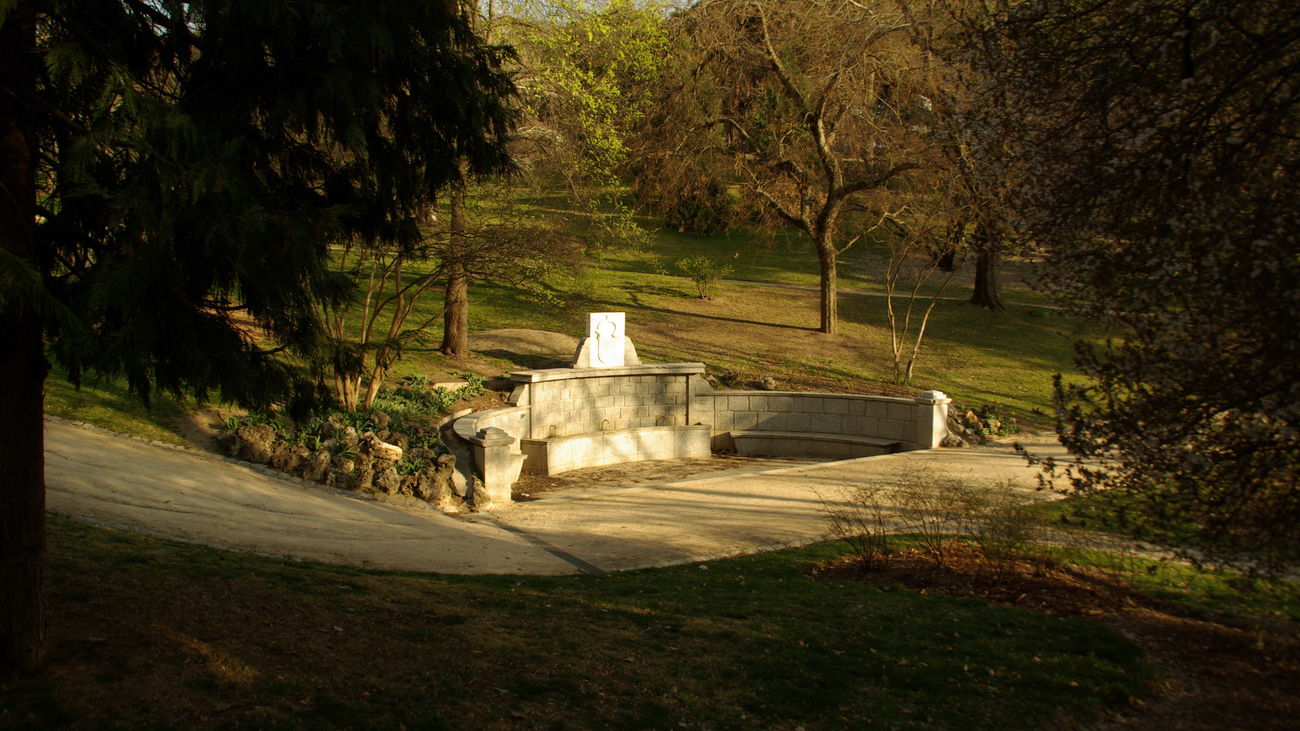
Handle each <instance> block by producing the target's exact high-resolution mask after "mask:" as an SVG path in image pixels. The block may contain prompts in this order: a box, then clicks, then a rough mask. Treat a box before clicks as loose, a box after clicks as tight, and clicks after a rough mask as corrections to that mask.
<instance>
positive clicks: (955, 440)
mask: <svg viewBox="0 0 1300 731" xmlns="http://www.w3.org/2000/svg"><path fill="white" fill-rule="evenodd" d="M939 446H940V447H949V448H956V449H959V448H961V447H967V446H970V445H968V444H967V443H966V440H965V439H962V438H961V437H959V436H957V435H956V434H952V433H949V434H948V435H947V436H945V437H944V438H943V441H941V442H939Z"/></svg>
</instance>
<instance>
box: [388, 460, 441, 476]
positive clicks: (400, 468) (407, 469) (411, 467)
mask: <svg viewBox="0 0 1300 731" xmlns="http://www.w3.org/2000/svg"><path fill="white" fill-rule="evenodd" d="M431 464H433V463H432V462H430V461H429V460H427V459H425V458H424V457H413V458H407V459H403V460H400V461H398V462H397V464H395V465H393V467H394V468H395V469H396V470H397V474H399V475H414V474H415V473H417V472H419V471H420V470H422V469H424V468H425V467H428V466H429V465H431Z"/></svg>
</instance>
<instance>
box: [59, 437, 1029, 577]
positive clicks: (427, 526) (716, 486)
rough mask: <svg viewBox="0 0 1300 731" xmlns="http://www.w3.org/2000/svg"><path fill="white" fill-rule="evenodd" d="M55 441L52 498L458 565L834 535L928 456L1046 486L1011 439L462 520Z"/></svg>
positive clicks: (566, 493) (559, 569)
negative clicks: (832, 527) (831, 520)
mask: <svg viewBox="0 0 1300 731" xmlns="http://www.w3.org/2000/svg"><path fill="white" fill-rule="evenodd" d="M46 444H47V447H46V460H47V462H46V482H47V486H48V502H49V506H50V509H51V510H52V511H55V512H58V513H62V514H65V515H69V516H72V517H75V518H80V519H83V520H88V521H92V522H96V523H101V524H106V525H112V526H117V527H121V528H125V529H128V530H133V531H137V532H144V533H150V534H155V535H161V536H166V537H171V538H177V539H180V540H185V541H191V542H196V543H203V544H207V545H212V546H217V547H221V548H230V549H235V550H242V551H251V552H255V553H262V554H270V555H283V556H292V557H296V558H301V559H307V560H314V561H323V562H328V563H342V564H350V565H360V566H369V567H374V568H382V569H393V570H406V571H431V572H440V573H458V574H476V573H500V574H510V573H529V574H564V573H576V572H591V571H614V570H622V569H629V568H637V567H643V566H661V565H668V564H675V563H687V562H691V561H697V560H701V559H705V558H713V557H721V556H730V555H736V554H742V553H750V552H755V551H760V550H766V549H771V548H776V547H780V546H790V545H800V544H804V543H809V542H813V541H818V540H823V539H824V538H826V537H827V524H826V518H825V515H824V513H823V507H822V500H823V499H824V498H826V499H835V498H836V497H838V495H839V494H840V493H841V492H842V491H843V490H844V489H845V488H848V487H851V486H853V485H857V484H862V483H863V482H870V481H875V482H885V483H887V482H891V481H894V480H897V479H898V478H899V477H900V476H901V475H904V474H906V473H909V472H913V471H915V470H917V469H921V468H923V467H925V466H929V467H930V468H933V469H940V470H942V471H947V472H950V473H953V474H955V475H958V476H962V477H965V478H967V479H969V480H972V481H978V482H984V481H987V482H992V481H1000V480H1006V479H1012V480H1014V481H1015V482H1016V483H1017V484H1018V485H1020V486H1021V487H1023V488H1024V489H1026V490H1031V489H1032V488H1033V486H1034V472H1033V471H1032V470H1030V469H1029V468H1027V467H1025V464H1024V461H1023V460H1022V459H1021V458H1020V457H1019V456H1017V455H1016V454H1015V453H1014V452H1013V451H1012V450H1011V449H1010V448H1008V447H990V448H979V449H963V450H933V451H924V452H910V453H904V454H896V455H886V456H883V457H871V458H867V459H858V460H849V461H844V462H829V463H821V464H808V463H804V464H800V465H798V466H783V467H779V468H778V469H764V470H762V471H757V472H756V471H754V465H749V466H742V467H741V468H736V469H731V470H729V471H726V472H719V473H716V474H715V475H714V476H706V477H696V478H692V479H678V480H676V481H672V482H658V483H644V484H640V485H634V486H609V485H612V484H613V483H606V486H604V487H601V488H591V489H581V490H574V489H569V490H562V491H558V492H556V493H555V494H553V495H551V496H547V495H546V494H545V493H543V494H542V496H541V499H537V500H532V501H529V502H521V503H516V504H515V505H513V506H510V507H508V508H506V509H504V510H501V511H498V512H494V513H484V514H477V515H471V516H468V517H463V518H455V517H447V516H444V515H441V514H440V513H437V512H435V511H434V510H432V509H430V508H428V506H427V505H425V504H423V503H420V502H418V501H414V500H409V501H396V500H390V501H388V502H378V501H375V500H370V499H365V498H362V497H361V496H359V495H356V494H354V493H346V492H341V491H337V490H331V489H328V488H325V487H322V486H319V485H312V484H308V483H304V482H302V481H299V480H294V479H286V478H284V477H282V476H278V475H277V474H275V473H273V472H271V471H270V470H267V469H265V468H259V467H256V466H254V465H247V464H243V463H238V462H234V461H233V460H227V459H224V458H221V457H216V456H213V455H210V454H204V453H200V452H196V451H192V450H184V449H177V448H172V447H165V446H158V445H154V444H149V443H145V442H141V441H138V440H134V439H130V438H126V437H122V436H118V435H113V434H110V433H107V432H104V431H102V430H97V429H93V428H87V427H84V426H78V425H74V424H70V423H66V422H61V421H56V420H49V421H47V426H46ZM761 466H766V465H761Z"/></svg>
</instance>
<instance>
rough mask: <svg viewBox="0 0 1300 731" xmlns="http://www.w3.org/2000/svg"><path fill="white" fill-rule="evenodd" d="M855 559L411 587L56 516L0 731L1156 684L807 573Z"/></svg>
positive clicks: (753, 716)
mask: <svg viewBox="0 0 1300 731" xmlns="http://www.w3.org/2000/svg"><path fill="white" fill-rule="evenodd" d="M840 554H841V549H840V548H839V547H838V546H837V545H836V544H826V545H819V546H812V547H809V548H805V549H798V550H791V551H782V552H778V553H771V554H765V555H759V556H752V557H745V558H737V559H732V560H727V561H719V562H711V563H709V564H707V565H688V566H682V567H678V568H669V569H655V570H648V571H637V572H629V573H617V574H604V575H587V576H578V577H557V578H538V577H526V578H519V577H449V576H436V575H401V574H392V573H379V572H371V571H363V570H357V569H348V568H340V567H331V566H320V565H312V564H307V563H295V562H286V561H281V560H275V559H270V558H262V557H256V556H250V555H243V554H235V553H228V552H222V551H217V550H212V549H207V548H202V547H197V546H192V545H186V544H177V543H171V542H167V541H163V540H158V539H154V538H147V537H141V536H135V535H130V534H124V533H120V532H116V531H112V530H107V529H101V528H96V527H89V526H86V525H82V524H78V523H74V522H71V521H67V520H62V519H57V518H56V519H54V520H53V521H52V522H51V529H50V570H49V600H48V609H49V617H50V632H51V635H50V655H51V657H50V660H51V662H50V667H51V670H50V671H49V672H48V673H47V674H46V675H45V676H43V677H40V678H37V679H36V680H34V681H30V682H26V683H23V684H21V685H16V686H12V687H9V688H7V689H6V692H5V693H4V695H3V698H4V701H3V706H2V707H0V725H6V726H8V725H17V726H21V725H29V726H31V727H43V726H49V725H56V724H62V723H73V724H75V725H77V726H82V727H102V726H120V727H132V728H137V727H186V726H193V725H205V726H219V727H243V726H258V727H261V726H269V725H286V726H295V727H316V726H332V727H388V728H393V727H400V726H404V727H408V728H411V727H422V728H439V727H456V728H463V727H471V726H472V727H474V728H535V727H547V728H566V727H578V728H593V727H598V728H599V727H603V728H668V727H687V728H700V727H703V728H773V727H776V728H794V727H796V726H803V727H806V728H829V727H836V728H838V727H846V726H847V727H862V726H881V727H936V728H1031V727H1043V726H1051V725H1059V724H1062V723H1066V724H1069V723H1072V721H1071V719H1075V720H1077V719H1080V718H1086V717H1088V716H1089V715H1090V714H1092V713H1094V712H1095V711H1097V710H1098V709H1101V708H1104V707H1108V706H1114V705H1115V704H1117V703H1122V702H1124V701H1125V700H1126V699H1128V698H1129V697H1130V696H1132V695H1133V694H1135V693H1138V692H1140V691H1141V690H1142V687H1143V683H1144V681H1146V680H1148V679H1149V678H1150V677H1151V673H1150V670H1149V669H1148V667H1147V666H1146V665H1144V664H1143V662H1142V661H1141V660H1140V653H1139V652H1138V650H1137V649H1136V647H1135V646H1134V645H1133V644H1132V643H1130V642H1129V641H1128V640H1125V639H1123V638H1122V637H1121V636H1119V635H1118V634H1116V633H1115V632H1113V631H1111V630H1109V629H1106V628H1105V627H1102V626H1100V625H1098V624H1095V623H1092V622H1088V621H1084V620H1080V619H1074V618H1066V617H1061V616H1049V615H1046V614H1039V613H1034V612H1028V611H1022V610H1017V609H1010V608H1004V607H998V606H993V605H990V604H987V603H984V602H981V601H977V600H970V599H952V598H946V597H942V596H935V595H927V594H921V593H917V592H913V591H909V590H906V589H903V588H901V587H900V586H898V585H882V586H875V585H868V584H864V583H860V582H856V581H843V580H814V579H812V578H810V577H809V576H808V575H807V573H806V572H807V571H808V570H809V569H810V568H811V567H812V566H813V565H815V564H816V563H818V562H822V561H826V560H831V559H833V558H835V557H837V556H839V555H840Z"/></svg>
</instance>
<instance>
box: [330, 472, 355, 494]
mask: <svg viewBox="0 0 1300 731" xmlns="http://www.w3.org/2000/svg"><path fill="white" fill-rule="evenodd" d="M325 484H326V485H328V486H329V487H335V488H338V489H340V490H355V489H357V476H356V474H355V473H353V472H343V471H340V470H337V469H330V470H329V471H328V472H326V473H325Z"/></svg>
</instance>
